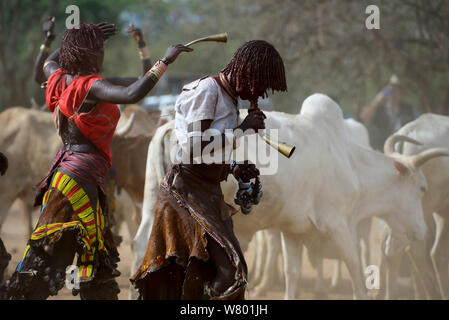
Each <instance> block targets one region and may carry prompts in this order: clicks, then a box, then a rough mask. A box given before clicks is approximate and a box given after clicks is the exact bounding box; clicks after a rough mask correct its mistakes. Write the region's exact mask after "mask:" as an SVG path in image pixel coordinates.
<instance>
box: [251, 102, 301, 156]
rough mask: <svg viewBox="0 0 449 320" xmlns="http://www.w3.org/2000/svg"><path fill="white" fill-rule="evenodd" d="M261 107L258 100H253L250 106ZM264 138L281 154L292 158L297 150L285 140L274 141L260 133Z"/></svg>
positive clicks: (253, 107)
mask: <svg viewBox="0 0 449 320" xmlns="http://www.w3.org/2000/svg"><path fill="white" fill-rule="evenodd" d="M258 109H259V107H258V106H257V101H251V106H250V107H249V110H258ZM259 135H260V136H261V137H262V139H263V140H264V141H265V142H266V143H267V144H268V145H270V146H271V147H273V148H274V149H276V150H277V151H278V152H279V153H280V154H282V155H284V156H285V157H287V158H290V157H291V156H292V154H293V152H295V149H296V147H295V146H291V145H289V144H286V143H283V142H274V141H271V140H270V138H268V137H267V136H266V135H264V134H259Z"/></svg>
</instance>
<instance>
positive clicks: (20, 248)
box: [0, 208, 411, 300]
mask: <svg viewBox="0 0 449 320" xmlns="http://www.w3.org/2000/svg"><path fill="white" fill-rule="evenodd" d="M33 218H34V221H36V219H37V212H35V214H34V216H33ZM23 221H24V220H23V217H22V216H21V213H19V212H17V211H15V210H14V208H13V209H12V210H11V211H10V212H9V215H8V217H7V219H6V221H5V223H4V225H3V226H2V229H1V230H0V236H1V238H2V239H3V241H4V243H5V245H6V247H7V250H8V251H9V252H10V253H11V255H12V260H11V262H10V264H9V267H8V270H7V274H6V278H8V277H9V276H10V275H11V274H12V272H13V269H14V268H15V267H16V266H17V264H18V262H19V261H20V260H21V258H22V255H23V252H24V249H25V246H26V241H27V238H26V236H25V227H24V222H23ZM379 230H380V227H379V224H378V223H377V221H375V223H373V229H372V232H371V248H372V250H371V261H370V263H371V264H378V261H379V254H378V253H379V244H380V231H379ZM120 235H121V236H122V237H123V242H122V244H121V245H120V247H119V252H120V258H121V261H120V263H119V270H120V272H121V273H122V275H121V276H120V277H119V278H118V282H119V285H120V290H121V292H120V295H119V299H123V300H125V299H128V289H129V280H128V279H129V277H130V264H131V260H132V257H131V248H130V240H131V237H130V235H129V233H128V231H127V228H126V227H125V226H122V227H121V229H120ZM254 252H255V250H254V243H251V244H250V247H249V249H248V251H247V252H246V253H245V256H246V259H247V262H248V268H249V270H251V265H252V263H253V260H254ZM304 253H305V252H304ZM306 257H307V255H306V254H305V255H304V259H303V261H304V262H303V271H302V280H301V292H300V293H299V295H298V296H297V297H296V298H297V299H305V300H307V299H317V298H319V299H352V288H351V283H350V280H349V277H348V272H347V270H346V268H345V267H344V268H343V281H342V282H341V284H340V285H339V287H337V288H336V289H335V290H333V291H332V292H330V293H329V294H328V295H327V296H319V297H317V296H316V295H315V293H314V290H313V288H314V285H315V283H314V281H315V277H316V272H315V270H314V269H313V268H312V266H311V265H310V263H309V261H308V260H307V258H306ZM281 265H282V262H281V259H280V258H279V266H280V267H281ZM332 271H333V264H332V262H331V261H330V260H325V262H324V276H325V279H326V282H327V283H328V284H330V277H331V274H332ZM250 276H251V275H250ZM400 284H401V292H402V293H403V298H407V297H409V290H410V288H411V286H410V282H409V281H408V279H405V278H404V279H401V281H400ZM249 286H250V287H251V283H250V284H249ZM283 296H284V283H283V282H280V283H278V284H277V285H276V286H274V287H273V289H272V290H270V291H268V292H267V293H266V294H265V295H264V296H252V295H251V290H249V293H248V298H249V299H273V300H278V299H283ZM50 299H56V300H60V299H70V300H73V299H75V300H77V299H79V297H73V296H72V294H71V291H70V290H68V289H66V288H64V289H62V290H61V291H60V292H59V294H58V295H57V296H55V297H51V298H50Z"/></svg>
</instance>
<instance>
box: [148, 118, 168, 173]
mask: <svg viewBox="0 0 449 320" xmlns="http://www.w3.org/2000/svg"><path fill="white" fill-rule="evenodd" d="M173 128H174V121H169V122H167V123H166V124H164V125H163V126H161V127H159V128H158V129H157V130H156V132H155V134H154V136H153V139H152V140H151V143H150V146H149V148H150V149H151V150H150V152H149V154H150V155H151V156H152V157H153V159H154V169H155V171H156V176H157V179H158V180H161V179H162V178H163V177H164V176H165V174H166V168H165V161H164V160H165V155H166V152H165V148H169V147H170V146H166V145H165V137H166V135H167V134H170V133H171V131H172V130H173Z"/></svg>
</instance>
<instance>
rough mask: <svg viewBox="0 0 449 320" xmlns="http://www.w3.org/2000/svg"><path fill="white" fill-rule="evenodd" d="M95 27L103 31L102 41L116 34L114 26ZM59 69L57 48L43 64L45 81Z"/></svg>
mask: <svg viewBox="0 0 449 320" xmlns="http://www.w3.org/2000/svg"><path fill="white" fill-rule="evenodd" d="M97 26H98V27H99V28H100V29H101V30H102V31H103V34H104V41H106V40H107V39H109V37H111V36H113V35H115V34H117V28H116V27H115V25H114V24H110V23H107V22H101V23H98V24H97ZM59 68H60V66H59V48H58V49H56V50H55V51H54V52H53V53H52V54H50V56H48V58H47V59H46V60H45V62H44V66H43V68H42V69H43V74H44V76H45V78H46V79H45V80H47V79H48V78H49V77H50V76H51V75H52V74H53V73H54V72H55V71H56V70H58V69H59ZM45 80H44V81H45ZM42 82H43V81H42Z"/></svg>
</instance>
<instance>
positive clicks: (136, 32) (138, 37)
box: [126, 23, 146, 48]
mask: <svg viewBox="0 0 449 320" xmlns="http://www.w3.org/2000/svg"><path fill="white" fill-rule="evenodd" d="M126 32H128V33H131V36H132V37H133V39H134V40H135V41H136V42H137V45H138V46H139V48H143V47H145V46H146V44H145V41H144V40H143V34H142V30H141V29H139V28H136V27H135V26H134V24H132V23H130V24H129V28H128V29H127V30H126Z"/></svg>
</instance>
